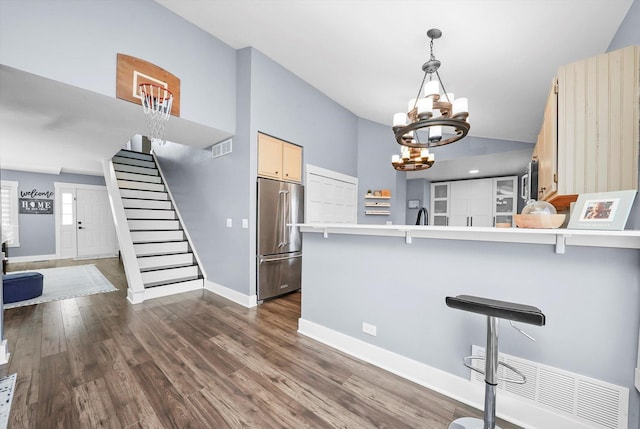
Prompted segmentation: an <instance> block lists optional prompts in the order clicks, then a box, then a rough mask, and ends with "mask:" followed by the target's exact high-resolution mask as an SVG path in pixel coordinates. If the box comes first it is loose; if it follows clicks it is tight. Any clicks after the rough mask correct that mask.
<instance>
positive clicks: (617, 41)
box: [607, 0, 640, 52]
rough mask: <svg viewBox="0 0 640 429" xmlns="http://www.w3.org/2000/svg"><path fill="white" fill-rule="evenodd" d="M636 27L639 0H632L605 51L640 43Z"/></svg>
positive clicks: (639, 9) (638, 21)
mask: <svg viewBox="0 0 640 429" xmlns="http://www.w3.org/2000/svg"><path fill="white" fill-rule="evenodd" d="M638 28H640V0H634V1H633V3H632V4H631V7H630V8H629V11H628V12H627V15H626V16H625V17H624V20H622V24H620V27H619V28H618V31H617V32H616V34H615V36H613V40H611V43H610V44H609V48H608V49H607V52H610V51H615V50H616V49H620V48H624V47H625V46H629V45H640V31H639V30H638Z"/></svg>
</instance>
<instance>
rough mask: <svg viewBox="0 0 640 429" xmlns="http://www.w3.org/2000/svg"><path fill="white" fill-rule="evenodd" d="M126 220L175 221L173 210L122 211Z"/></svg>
mask: <svg viewBox="0 0 640 429" xmlns="http://www.w3.org/2000/svg"><path fill="white" fill-rule="evenodd" d="M124 213H125V214H126V215H127V219H168V220H174V219H177V217H176V212H175V210H145V209H124Z"/></svg>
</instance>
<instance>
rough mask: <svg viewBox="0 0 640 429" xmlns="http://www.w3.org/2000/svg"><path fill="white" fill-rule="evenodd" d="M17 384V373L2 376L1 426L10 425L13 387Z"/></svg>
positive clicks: (0, 392)
mask: <svg viewBox="0 0 640 429" xmlns="http://www.w3.org/2000/svg"><path fill="white" fill-rule="evenodd" d="M15 385H16V374H11V375H7V376H5V377H1V378H0V428H6V427H7V426H8V425H9V413H10V412H11V401H12V400H13V389H14V387H15Z"/></svg>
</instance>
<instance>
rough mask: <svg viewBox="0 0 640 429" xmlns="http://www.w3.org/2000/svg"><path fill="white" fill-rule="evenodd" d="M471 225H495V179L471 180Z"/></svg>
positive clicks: (469, 195)
mask: <svg viewBox="0 0 640 429" xmlns="http://www.w3.org/2000/svg"><path fill="white" fill-rule="evenodd" d="M468 182H469V194H468V198H469V226H493V180H492V179H476V180H469V181H468Z"/></svg>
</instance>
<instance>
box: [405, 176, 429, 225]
mask: <svg viewBox="0 0 640 429" xmlns="http://www.w3.org/2000/svg"><path fill="white" fill-rule="evenodd" d="M409 200H418V201H420V205H419V206H418V207H419V208H417V209H410V208H409V206H408V205H407V209H406V210H407V212H406V213H407V214H406V219H405V223H406V224H407V225H415V223H416V220H417V219H418V213H419V211H420V207H424V208H425V209H427V213H428V214H430V213H431V182H430V181H428V180H427V179H410V180H407V201H409ZM423 221H424V216H422V218H421V224H423ZM427 222H429V216H427Z"/></svg>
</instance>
